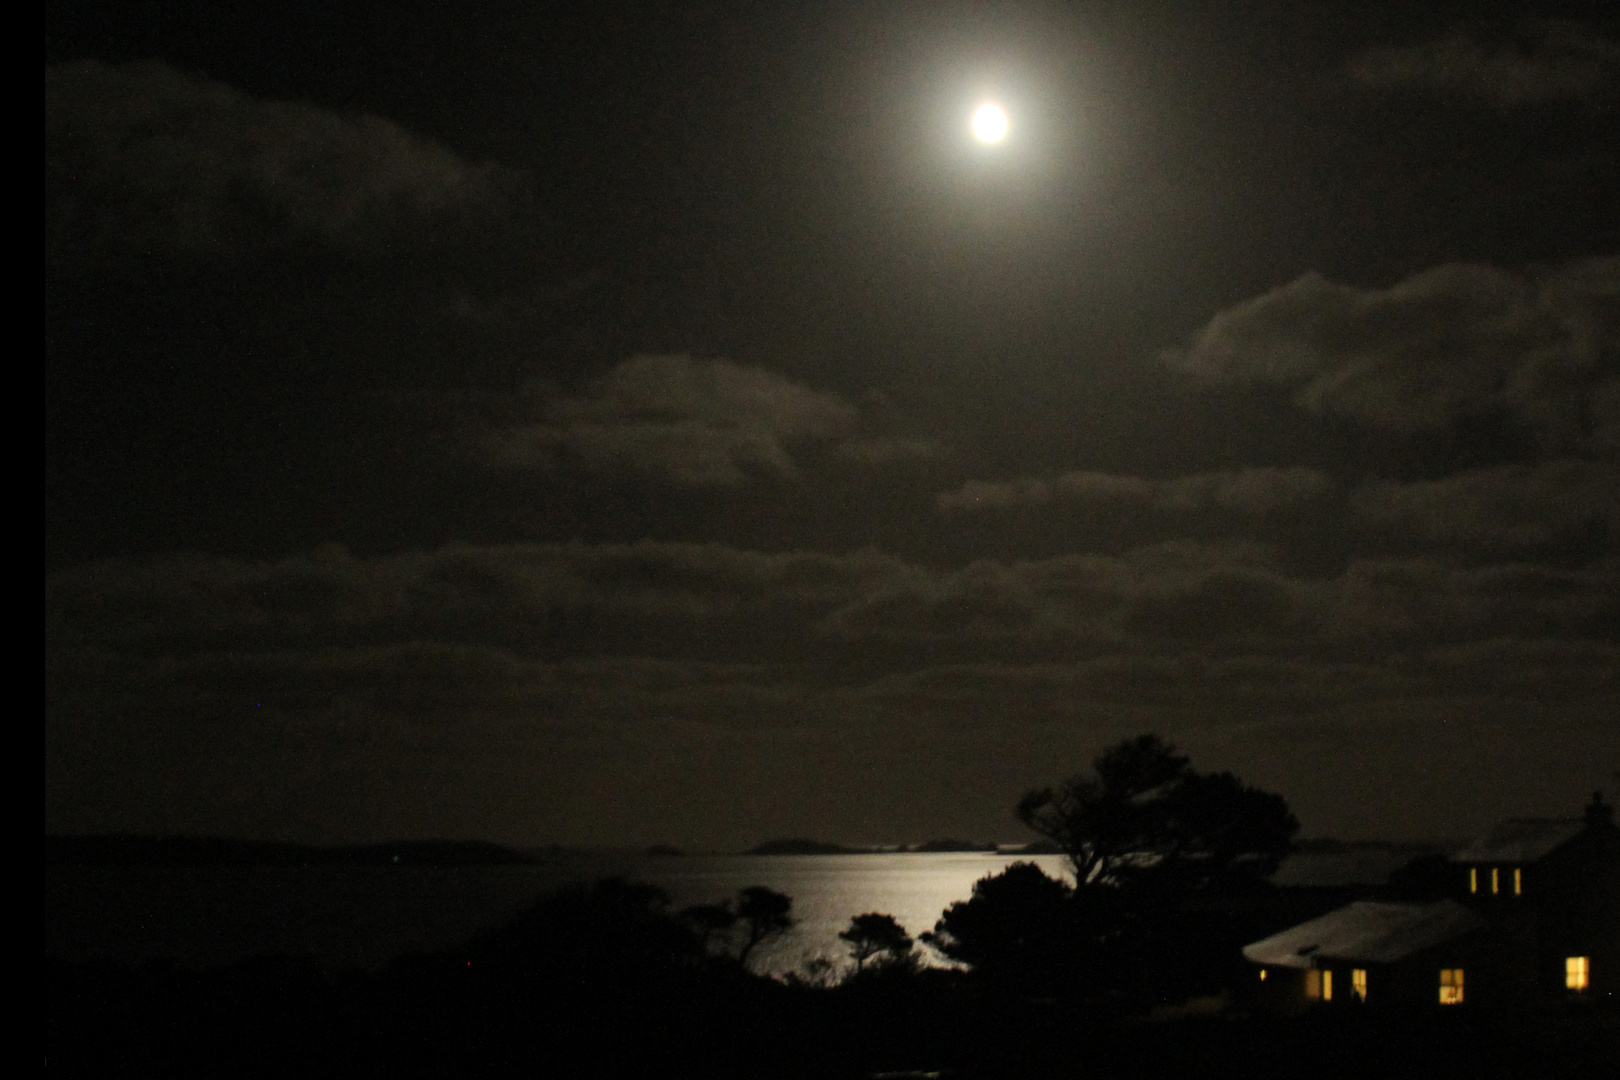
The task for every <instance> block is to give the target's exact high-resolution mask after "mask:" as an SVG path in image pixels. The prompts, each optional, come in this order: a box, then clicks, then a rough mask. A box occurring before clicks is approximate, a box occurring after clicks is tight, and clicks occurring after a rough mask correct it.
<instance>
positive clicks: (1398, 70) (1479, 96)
mask: <svg viewBox="0 0 1620 1080" xmlns="http://www.w3.org/2000/svg"><path fill="white" fill-rule="evenodd" d="M1348 70H1349V73H1350V76H1351V77H1352V78H1353V79H1355V80H1356V81H1357V82H1359V83H1361V84H1362V85H1364V86H1368V87H1373V88H1376V89H1380V90H1412V91H1418V92H1422V93H1427V94H1433V95H1435V96H1438V97H1442V98H1447V99H1452V100H1460V101H1469V102H1475V103H1479V104H1484V105H1490V106H1495V107H1497V108H1504V109H1510V108H1515V107H1519V106H1524V105H1535V104H1540V103H1544V102H1569V101H1597V100H1610V99H1612V98H1613V97H1614V95H1615V92H1616V90H1617V89H1620V42H1616V41H1614V40H1612V39H1611V38H1607V37H1604V36H1602V35H1601V34H1598V33H1595V32H1593V31H1592V30H1591V29H1589V28H1587V27H1583V26H1581V25H1579V24H1575V23H1569V22H1561V21H1554V20H1535V21H1526V22H1523V23H1520V24H1518V25H1517V26H1516V27H1515V28H1514V32H1513V33H1512V34H1511V35H1510V36H1509V37H1508V38H1507V39H1506V40H1501V39H1498V40H1485V39H1483V38H1482V37H1480V36H1477V35H1474V34H1469V33H1465V32H1463V31H1454V32H1453V33H1451V34H1449V35H1447V36H1446V37H1442V38H1439V39H1438V40H1435V41H1430V42H1427V43H1425V44H1422V45H1402V46H1381V47H1377V48H1372V49H1367V50H1364V51H1362V52H1360V53H1358V54H1356V55H1355V56H1354V57H1352V58H1351V60H1350V62H1349V65H1348Z"/></svg>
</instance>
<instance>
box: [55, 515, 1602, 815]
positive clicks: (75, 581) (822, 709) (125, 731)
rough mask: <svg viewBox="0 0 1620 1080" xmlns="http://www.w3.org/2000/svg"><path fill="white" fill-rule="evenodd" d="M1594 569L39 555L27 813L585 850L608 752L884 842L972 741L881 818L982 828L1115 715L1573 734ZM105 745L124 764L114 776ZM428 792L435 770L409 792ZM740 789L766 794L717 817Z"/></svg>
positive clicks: (676, 781) (1586, 658)
mask: <svg viewBox="0 0 1620 1080" xmlns="http://www.w3.org/2000/svg"><path fill="white" fill-rule="evenodd" d="M1617 596H1620V567H1617V566H1616V565H1614V564H1613V563H1612V562H1600V563H1594V564H1592V565H1590V566H1588V567H1586V568H1584V569H1580V570H1564V571H1559V570H1551V569H1547V568H1542V567H1536V566H1533V565H1528V564H1508V565H1501V566H1491V567H1483V568H1474V569H1469V568H1461V567H1455V566H1447V565H1445V564H1442V563H1438V562H1435V561H1432V560H1423V559H1411V560H1383V561H1363V562H1357V563H1353V564H1351V565H1350V566H1348V567H1347V568H1345V570H1344V571H1343V572H1342V573H1339V574H1336V575H1333V576H1330V577H1325V578H1315V579H1312V578H1301V577H1296V576H1291V575H1289V574H1288V573H1285V572H1283V571H1281V570H1279V569H1277V568H1276V567H1275V566H1272V565H1270V564H1269V563H1268V561H1267V557H1266V554H1265V553H1264V552H1263V551H1261V550H1258V549H1253V548H1233V547H1226V548H1220V547H1209V546H1202V545H1190V544H1169V545H1158V546H1155V547H1152V548H1145V549H1142V550H1139V551H1136V552H1131V553H1129V554H1127V555H1125V556H1120V557H1103V556H1067V557H1063V558H1057V559H1048V560H1036V561H1029V562H1014V563H1001V562H995V561H989V560H983V561H980V562H977V563H974V564H971V565H969V566H966V567H963V568H960V569H957V570H939V569H929V568H927V567H924V566H920V565H916V564H908V563H903V562H900V561H898V560H895V559H893V558H891V557H889V556H885V555H882V554H880V553H877V552H873V551H867V552H854V553H849V554H845V555H823V554H813V553H786V554H774V555H773V554H764V553H758V552H748V551H741V550H737V549H733V548H726V547H723V546H720V545H680V544H650V543H647V544H637V545H608V546H590V545H580V544H573V545H504V546H495V547H484V548H471V547H463V548H454V549H445V550H442V551H436V552H418V553H410V554H403V555H396V556H389V557H383V558H375V559H361V558H355V557H352V556H349V555H348V554H346V553H345V552H343V551H341V550H338V549H335V548H327V549H323V550H322V551H320V552H317V553H316V554H315V555H313V556H300V557H296V558H290V559H284V560H280V561H277V562H271V563H245V562H240V561H234V560H225V559H205V558H196V557H193V558H182V557H175V558H167V559H160V560H154V561H150V562H145V563H104V564H98V565H95V566H88V567H83V568H80V569H77V570H74V571H69V572H63V573H59V574H55V575H52V576H51V577H50V578H49V579H48V581H47V594H46V604H47V641H46V644H47V649H46V660H47V663H46V669H47V687H48V695H47V700H48V709H47V719H46V731H47V812H48V815H49V816H50V819H51V821H52V822H53V823H54V825H53V827H66V826H70V825H72V824H73V823H75V822H80V821H83V820H87V817H86V815H88V816H89V818H95V817H96V815H106V814H111V815H112V816H111V817H110V818H108V819H107V820H109V821H112V822H125V823H128V822H141V823H144V824H143V827H152V826H151V823H152V822H154V821H159V822H164V823H166V827H172V828H188V829H192V830H197V829H204V830H207V829H220V828H233V829H245V830H248V831H263V830H264V829H265V827H266V826H265V824H264V821H263V819H262V818H259V817H256V816H255V815H258V814H263V813H267V812H271V811H274V813H275V814H276V815H279V816H277V817H276V818H275V828H277V829H283V830H285V829H294V830H304V832H305V834H309V833H310V832H313V833H315V834H318V835H327V836H330V835H334V832H335V833H336V834H341V835H349V836H354V835H360V836H375V835H379V833H378V830H379V829H380V830H382V832H387V831H388V830H389V829H392V828H397V827H398V824H397V823H398V822H400V821H412V822H418V823H419V824H420V827H422V828H430V827H431V828H435V829H438V830H441V831H442V830H444V829H446V828H455V829H461V830H468V829H470V830H473V831H474V832H475V833H477V834H479V835H495V836H527V837H532V836H533V835H534V834H535V830H536V829H538V830H540V832H541V833H542V834H549V835H554V836H559V835H560V836H561V837H562V838H565V839H573V840H576V841H591V840H595V841H598V842H600V841H601V840H603V839H605V838H608V837H613V836H621V837H622V836H623V835H626V834H625V833H624V830H626V829H628V830H630V832H629V834H628V835H633V836H644V835H647V833H646V829H647V828H649V826H648V825H647V824H645V823H643V824H642V825H637V824H636V823H635V821H634V820H632V818H633V817H634V815H631V818H626V819H625V820H620V818H619V817H617V816H615V815H616V813H617V811H615V812H614V813H608V814H605V815H603V814H599V813H595V812H593V811H592V809H591V808H592V807H593V806H594V805H596V804H595V801H594V800H596V799H598V798H600V794H599V793H600V784H601V783H603V782H610V780H611V775H619V776H620V777H621V780H622V777H623V776H626V775H636V776H640V777H642V778H643V779H644V782H645V783H646V784H648V785H651V787H650V788H649V790H657V791H662V792H665V794H664V795H661V796H658V797H667V798H669V799H670V800H672V801H671V803H670V809H669V810H668V812H667V813H666V814H664V815H663V816H662V817H661V818H660V820H659V821H658V822H657V823H655V824H656V827H657V828H659V829H664V830H670V831H667V832H665V833H664V835H682V836H692V835H702V836H708V837H711V838H712V839H711V840H710V842H720V843H736V844H742V843H746V842H749V841H751V840H753V839H757V838H758V830H759V829H763V828H769V827H770V826H769V825H767V824H764V823H765V822H770V821H776V822H777V823H778V824H777V827H779V828H787V827H790V825H791V822H792V820H794V818H793V814H794V813H798V812H802V805H800V806H799V807H798V809H796V810H795V809H794V808H792V807H787V808H784V807H783V806H782V805H781V804H780V803H779V802H778V801H776V800H775V799H773V798H772V797H771V795H770V791H771V789H773V788H774V789H775V790H776V791H777V792H778V794H780V793H781V792H782V791H787V790H796V789H795V788H794V785H795V784H797V783H799V781H796V780H794V779H793V777H795V776H799V777H802V776H804V775H805V771H806V770H809V771H810V772H811V773H813V774H817V775H822V776H827V777H836V786H837V789H838V790H839V791H843V792H846V793H857V792H858V793H865V794H861V795H860V796H859V797H856V798H852V799H851V800H850V805H849V806H848V807H846V808H845V809H844V810H841V811H836V812H830V813H831V816H830V817H828V818H827V819H826V822H827V824H828V827H830V828H835V829H844V830H851V832H850V833H848V834H849V835H868V836H872V835H878V836H882V835H892V833H890V832H886V831H880V832H877V833H873V832H871V831H870V830H872V829H874V828H877V827H879V826H876V825H874V822H875V821H876V820H877V819H876V818H872V817H869V816H863V815H868V814H871V813H877V812H878V811H879V810H880V809H881V810H882V812H884V813H890V812H893V810H894V808H893V807H889V806H888V805H887V803H886V802H885V800H884V799H883V798H881V797H880V796H879V795H878V792H880V791H882V790H884V785H885V784H887V783H891V782H892V781H893V779H894V777H895V776H897V775H901V774H904V775H906V776H911V777H913V778H915V776H916V775H919V774H928V773H930V772H934V771H939V770H945V771H946V772H953V771H957V770H960V769H964V768H967V769H973V768H985V767H987V766H986V763H999V764H996V765H995V767H994V768H992V770H991V771H992V772H996V771H997V770H1010V773H1009V774H1008V779H1007V786H1008V789H1009V790H1007V791H999V789H997V788H996V787H995V785H992V786H991V788H990V789H988V790H987V791H985V792H984V793H983V795H982V798H981V800H980V801H983V802H985V805H984V806H982V807H981V806H979V805H978V803H976V802H974V801H973V800H971V799H970V800H968V802H967V803H963V802H962V799H961V792H960V791H956V790H947V789H946V788H942V789H941V790H940V791H938V792H933V793H927V792H922V791H921V790H920V789H916V788H908V792H909V794H908V799H909V800H910V803H911V805H910V809H909V810H907V811H906V812H905V813H906V814H910V815H911V816H910V817H907V816H905V814H902V816H901V817H900V818H898V819H893V820H890V821H889V823H887V824H884V825H882V826H881V829H883V830H892V829H895V828H905V827H908V826H907V824H906V823H907V822H916V824H915V825H914V826H911V827H916V828H925V827H926V825H925V824H924V823H926V822H928V821H935V820H938V819H940V818H941V817H942V818H944V819H945V820H965V821H976V822H978V823H979V824H980V826H981V828H982V827H994V824H993V823H994V822H999V821H1003V820H1005V817H1004V815H1005V812H1006V808H1005V805H1004V804H1005V802H1006V800H1007V799H1008V798H1011V797H1015V796H1016V793H1017V790H1018V789H1019V788H1020V786H1021V785H1024V784H1027V783H1030V782H1034V781H1036V780H1039V779H1040V778H1042V777H1043V776H1045V775H1046V773H1047V772H1048V771H1049V770H1050V768H1051V756H1052V754H1053V753H1062V752H1064V751H1063V750H1062V747H1063V746H1068V747H1070V748H1071V751H1072V746H1073V745H1074V740H1076V739H1083V740H1101V739H1105V738H1107V737H1109V735H1110V734H1111V733H1115V732H1123V731H1127V730H1130V729H1132V728H1139V727H1142V726H1150V727H1152V728H1154V729H1156V730H1162V731H1167V732H1169V733H1171V734H1177V733H1183V732H1184V733H1188V734H1191V735H1194V736H1196V733H1198V732H1218V731H1223V730H1226V731H1234V730H1248V729H1254V728H1255V727H1256V726H1258V727H1259V728H1260V729H1262V730H1270V728H1271V727H1275V728H1276V730H1277V731H1279V732H1281V731H1284V730H1285V729H1286V730H1292V731H1295V732H1296V733H1297V731H1298V730H1299V728H1300V726H1301V725H1305V726H1309V724H1310V723H1313V722H1316V720H1313V719H1312V718H1318V719H1321V718H1327V719H1330V720H1332V722H1335V723H1337V722H1340V721H1341V720H1343V721H1345V722H1351V720H1352V719H1353V718H1354V717H1355V716H1356V715H1358V714H1360V715H1364V716H1370V715H1373V714H1377V715H1380V716H1384V717H1386V718H1388V717H1400V718H1401V720H1400V724H1402V725H1404V733H1402V734H1400V735H1398V736H1391V738H1392V739H1402V740H1410V739H1412V738H1420V737H1428V736H1426V735H1422V733H1424V732H1430V731H1432V729H1433V726H1434V725H1435V724H1436V723H1439V722H1441V721H1439V720H1437V719H1436V718H1437V717H1441V716H1450V715H1453V714H1456V713H1457V712H1458V711H1459V710H1464V709H1465V708H1467V707H1472V706H1470V705H1469V704H1468V703H1472V702H1477V701H1478V700H1479V698H1480V695H1482V694H1485V695H1489V697H1490V701H1489V703H1488V707H1485V708H1484V713H1482V715H1490V716H1505V717H1509V718H1514V717H1521V714H1523V712H1524V710H1526V709H1534V710H1549V709H1550V710H1554V711H1555V712H1557V713H1558V715H1561V716H1565V715H1567V716H1568V717H1569V718H1570V719H1569V721H1568V722H1569V723H1571V724H1574V725H1575V727H1576V728H1577V729H1579V730H1581V731H1586V732H1587V734H1585V735H1582V736H1580V738H1581V739H1584V740H1585V742H1586V744H1590V745H1591V746H1596V745H1599V744H1601V742H1602V739H1603V738H1604V736H1603V728H1602V725H1601V724H1597V726H1594V724H1596V721H1594V720H1592V719H1590V717H1591V716H1596V715H1601V714H1602V708H1604V707H1612V706H1613V705H1614V704H1616V695H1617V694H1620V686H1617V682H1616V680H1617V678H1620V646H1617V644H1616V641H1615V639H1614V635H1613V629H1614V626H1615V625H1616V623H1617V619H1616V615H1617V609H1616V601H1615V597H1617ZM1605 627H1606V628H1607V630H1606V631H1605ZM1605 633H1607V636H1605ZM1514 702H1518V703H1519V704H1517V705H1515V704H1513V703H1514ZM1605 703H1607V704H1605ZM1593 710H1597V711H1596V712H1593ZM1608 715H1610V716H1611V717H1612V711H1611V712H1610V713H1609V714H1608ZM1324 722H1325V721H1324ZM1514 722H1516V723H1517V722H1521V721H1520V720H1515V721H1514ZM1197 737H1214V736H1197ZM1256 737H1260V738H1271V736H1265V735H1261V736H1256ZM1279 737H1280V736H1279ZM1594 740H1596V741H1595V742H1594ZM132 754H134V755H138V756H140V758H141V760H142V761H143V762H145V763H146V764H145V766H144V767H143V769H142V770H139V771H136V772H131V771H130V770H127V769H123V768H121V766H120V762H121V761H122V760H125V759H127V758H128V757H129V756H130V755H132ZM860 761H865V762H866V764H865V765H862V764H859V762H860ZM739 762H745V763H746V764H745V765H739ZM975 763H976V764H975ZM871 769H876V770H877V771H876V772H873V773H872V775H870V776H868V775H867V771H870V770H871ZM863 770H865V771H863ZM919 771H920V772H919ZM721 777H730V778H731V779H730V780H729V781H728V782H727V784H726V786H725V788H724V790H723V793H722V794H716V793H715V791H716V789H712V788H705V789H704V790H708V791H710V794H709V795H708V796H704V797H698V795H699V793H698V791H697V790H696V789H694V788H693V787H692V785H698V786H699V787H700V788H701V787H703V785H706V784H711V783H714V782H716V781H717V780H718V779H719V778H721ZM874 785H875V786H874ZM947 787H948V786H947ZM441 788H446V789H448V790H453V791H455V792H457V793H458V794H457V795H456V797H455V798H454V799H450V800H435V799H434V798H432V797H425V796H424V792H428V793H431V792H432V791H434V790H439V789H441ZM276 792H279V793H280V794H279V795H276V794H275V793H276ZM340 792H341V793H344V794H342V795H340V794H339V793H340ZM593 792H595V793H596V794H593ZM360 796H364V798H365V799H366V800H369V801H368V802H367V803H366V806H367V807H369V808H370V810H367V811H366V812H362V809H364V808H361V807H358V806H357V804H355V803H354V802H353V801H352V800H353V798H358V797H360ZM109 799H110V800H112V802H111V803H108V802H107V800H109ZM286 799H294V800H295V801H298V803H299V806H300V807H301V809H298V810H297V811H296V812H294V811H290V810H289V809H288V808H287V807H286V806H284V805H283V802H284V800H286ZM755 799H759V800H763V802H761V803H759V805H761V806H767V807H769V808H770V809H768V810H766V811H761V812H758V813H742V812H740V806H742V805H744V804H746V805H754V804H753V803H752V802H749V801H748V800H755ZM717 800H719V801H717ZM737 800H743V803H741V804H739V803H738V802H737ZM615 805H617V804H615ZM806 805H807V804H806ZM278 807H279V809H276V808H278ZM377 807H383V808H384V809H386V810H387V813H386V814H384V815H383V818H382V819H380V820H379V819H378V817H377V816H376V814H375V813H374V812H373V811H375V810H376V808H377ZM598 809H600V808H598ZM761 815H763V816H761ZM772 815H777V816H776V817H773V816H772ZM955 815H965V817H961V818H959V817H957V816H955ZM985 815H987V816H985ZM885 820H888V819H885ZM894 821H898V822H899V824H898V825H897V824H894V823H893V822H894ZM553 830H556V831H553ZM616 830H617V831H616Z"/></svg>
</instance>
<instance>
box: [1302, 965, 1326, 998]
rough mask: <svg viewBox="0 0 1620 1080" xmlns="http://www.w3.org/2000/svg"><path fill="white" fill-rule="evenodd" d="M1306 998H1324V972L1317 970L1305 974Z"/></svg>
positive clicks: (1312, 969) (1313, 969) (1310, 970)
mask: <svg viewBox="0 0 1620 1080" xmlns="http://www.w3.org/2000/svg"><path fill="white" fill-rule="evenodd" d="M1305 996H1306V997H1308V998H1311V999H1313V1000H1315V999H1319V998H1320V997H1321V996H1322V972H1320V971H1317V970H1316V969H1315V968H1311V969H1309V970H1308V971H1306V972H1305Z"/></svg>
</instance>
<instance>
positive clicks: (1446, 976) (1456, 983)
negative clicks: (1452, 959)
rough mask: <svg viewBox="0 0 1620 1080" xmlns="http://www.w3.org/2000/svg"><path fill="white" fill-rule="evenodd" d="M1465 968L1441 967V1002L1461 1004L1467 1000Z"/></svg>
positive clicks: (1443, 1003) (1444, 1003)
mask: <svg viewBox="0 0 1620 1080" xmlns="http://www.w3.org/2000/svg"><path fill="white" fill-rule="evenodd" d="M1464 970H1465V969H1463V968H1460V967H1457V968H1441V969H1440V1004H1442V1005H1461V1004H1462V1003H1463V1001H1464V1000H1465V994H1464V990H1465V982H1464V977H1463V975H1464Z"/></svg>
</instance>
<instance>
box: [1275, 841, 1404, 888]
mask: <svg viewBox="0 0 1620 1080" xmlns="http://www.w3.org/2000/svg"><path fill="white" fill-rule="evenodd" d="M1420 854H1421V852H1417V851H1403V850H1400V849H1397V848H1352V849H1351V850H1349V851H1296V852H1294V853H1293V854H1291V855H1289V856H1288V857H1287V858H1285V859H1284V860H1283V861H1282V865H1280V866H1278V867H1277V872H1276V873H1274V874H1272V875H1271V878H1270V879H1269V880H1270V881H1271V883H1272V884H1273V885H1277V886H1280V887H1282V888H1285V889H1345V888H1354V887H1356V886H1358V885H1387V884H1389V876H1390V875H1391V874H1393V873H1394V872H1395V871H1397V870H1399V869H1400V868H1401V867H1403V866H1405V865H1406V864H1407V863H1409V862H1411V861H1412V860H1413V859H1415V858H1417V857H1418V855H1420Z"/></svg>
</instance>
